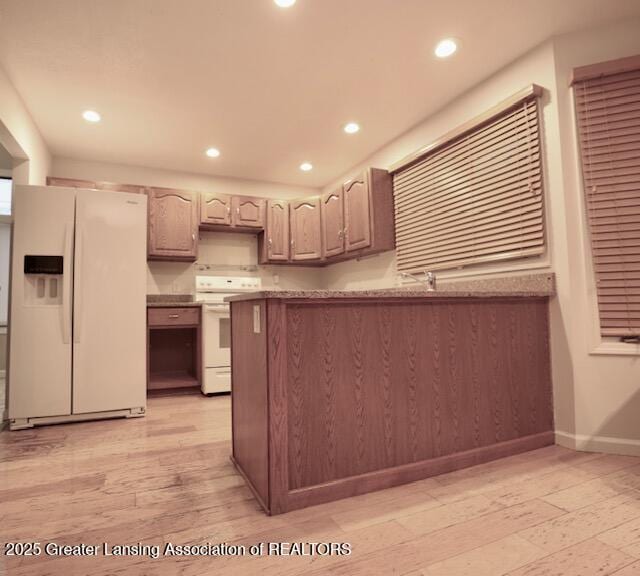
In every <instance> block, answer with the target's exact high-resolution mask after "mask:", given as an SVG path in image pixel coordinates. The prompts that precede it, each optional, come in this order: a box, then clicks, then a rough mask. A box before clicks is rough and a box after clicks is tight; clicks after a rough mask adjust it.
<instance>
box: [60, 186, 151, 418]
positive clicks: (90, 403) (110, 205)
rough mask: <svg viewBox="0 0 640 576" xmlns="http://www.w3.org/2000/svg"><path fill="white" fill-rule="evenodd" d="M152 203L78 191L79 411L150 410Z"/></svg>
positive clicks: (75, 402)
mask: <svg viewBox="0 0 640 576" xmlns="http://www.w3.org/2000/svg"><path fill="white" fill-rule="evenodd" d="M146 238H147V198H146V196H144V195H143V194H126V193H123V192H105V191H95V190H78V195H77V199H76V237H75V243H76V250H75V274H74V284H75V290H74V320H73V342H74V344H73V413H74V414H84V413H87V412H102V411H106V410H123V409H127V408H137V407H144V406H146V292H147V247H146Z"/></svg>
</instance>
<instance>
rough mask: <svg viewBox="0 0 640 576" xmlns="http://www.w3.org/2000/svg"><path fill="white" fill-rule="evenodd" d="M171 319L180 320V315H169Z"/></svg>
mask: <svg viewBox="0 0 640 576" xmlns="http://www.w3.org/2000/svg"><path fill="white" fill-rule="evenodd" d="M169 318H180V314H169Z"/></svg>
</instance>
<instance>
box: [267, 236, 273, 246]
mask: <svg viewBox="0 0 640 576" xmlns="http://www.w3.org/2000/svg"><path fill="white" fill-rule="evenodd" d="M267 242H268V243H269V246H273V240H271V238H269V240H267Z"/></svg>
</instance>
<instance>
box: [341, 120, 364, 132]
mask: <svg viewBox="0 0 640 576" xmlns="http://www.w3.org/2000/svg"><path fill="white" fill-rule="evenodd" d="M344 131H345V132H346V133H347V134H355V133H356V132H359V131H360V126H359V125H358V124H356V123H355V122H349V123H348V124H345V125H344Z"/></svg>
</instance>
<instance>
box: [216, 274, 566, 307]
mask: <svg viewBox="0 0 640 576" xmlns="http://www.w3.org/2000/svg"><path fill="white" fill-rule="evenodd" d="M554 294H555V278H554V275H553V274H551V273H544V274H527V275H520V276H507V277H497V278H489V279H482V280H462V281H442V282H441V283H440V284H439V286H438V289H437V290H434V291H431V292H430V291H427V290H426V289H425V288H424V287H422V286H421V285H419V284H413V285H408V286H402V287H396V288H384V289H370V290H260V291H257V292H248V293H245V294H238V295H236V296H230V297H228V298H225V300H226V301H227V302H238V301H241V300H262V299H266V298H275V299H302V298H308V299H323V300H328V299H349V298H350V299H367V298H372V299H375V298H542V297H549V296H553V295H554Z"/></svg>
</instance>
